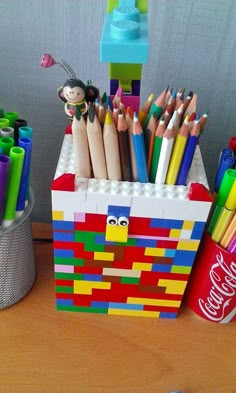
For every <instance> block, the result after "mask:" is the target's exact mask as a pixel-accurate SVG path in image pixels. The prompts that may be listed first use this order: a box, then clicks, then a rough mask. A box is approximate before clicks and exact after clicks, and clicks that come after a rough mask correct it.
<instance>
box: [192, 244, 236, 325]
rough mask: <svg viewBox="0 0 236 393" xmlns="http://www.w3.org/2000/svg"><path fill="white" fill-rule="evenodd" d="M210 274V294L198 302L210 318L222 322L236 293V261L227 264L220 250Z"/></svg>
mask: <svg viewBox="0 0 236 393" xmlns="http://www.w3.org/2000/svg"><path fill="white" fill-rule="evenodd" d="M209 276H210V280H211V284H212V285H211V288H210V291H209V296H208V297H207V298H206V300H204V299H201V298H200V299H198V304H199V307H200V309H201V310H202V312H203V314H204V315H205V316H206V317H207V318H208V319H210V320H212V321H215V322H220V321H221V320H222V319H223V318H224V316H225V310H226V308H227V307H228V306H229V305H230V302H231V301H232V299H233V297H234V296H235V293H236V290H235V289H236V263H235V262H233V261H231V262H230V263H229V264H227V263H226V262H225V261H224V257H223V255H222V253H221V252H220V251H219V254H217V256H216V263H214V264H213V265H212V267H211V270H210V272H209Z"/></svg>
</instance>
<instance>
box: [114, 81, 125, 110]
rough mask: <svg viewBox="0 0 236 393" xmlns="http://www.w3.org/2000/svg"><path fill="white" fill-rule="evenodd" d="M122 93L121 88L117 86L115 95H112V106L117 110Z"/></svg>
mask: <svg viewBox="0 0 236 393" xmlns="http://www.w3.org/2000/svg"><path fill="white" fill-rule="evenodd" d="M122 92H123V89H122V87H121V86H119V87H118V89H117V91H116V94H115V95H114V98H113V100H112V103H113V106H114V104H116V105H117V108H118V109H119V107H120V103H121V97H122Z"/></svg>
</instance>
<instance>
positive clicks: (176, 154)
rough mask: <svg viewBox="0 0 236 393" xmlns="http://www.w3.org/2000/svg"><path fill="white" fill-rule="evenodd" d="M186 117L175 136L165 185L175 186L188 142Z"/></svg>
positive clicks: (187, 121) (187, 120)
mask: <svg viewBox="0 0 236 393" xmlns="http://www.w3.org/2000/svg"><path fill="white" fill-rule="evenodd" d="M188 123H189V119H188V116H186V117H185V119H184V122H183V124H182V126H181V128H180V130H179V133H178V134H177V136H176V140H175V144H174V148H173V152H172V155H171V159H170V164H169V168H168V172H167V177H166V184H175V183H176V180H177V176H178V173H179V168H180V165H181V161H182V157H183V154H184V150H185V146H186V143H187V140H188V134H189V127H188Z"/></svg>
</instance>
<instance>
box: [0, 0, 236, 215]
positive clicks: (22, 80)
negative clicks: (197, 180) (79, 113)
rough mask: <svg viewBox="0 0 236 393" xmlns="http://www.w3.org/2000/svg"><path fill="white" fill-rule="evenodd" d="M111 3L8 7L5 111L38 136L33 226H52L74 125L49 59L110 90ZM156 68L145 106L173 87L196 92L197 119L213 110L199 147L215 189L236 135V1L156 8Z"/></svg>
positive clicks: (78, 0)
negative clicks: (104, 43)
mask: <svg viewBox="0 0 236 393" xmlns="http://www.w3.org/2000/svg"><path fill="white" fill-rule="evenodd" d="M105 13H106V0H99V1H98V0H42V1H38V0H21V1H18V0H1V2H0V15H1V24H0V59H1V61H0V106H3V108H4V109H5V111H14V110H15V111H17V112H18V113H19V114H20V117H21V118H25V119H27V120H28V124H29V125H30V126H31V127H32V128H33V133H34V134H33V157H32V170H31V185H32V187H33V189H34V192H35V197H36V203H35V207H34V210H33V214H32V218H33V220H37V221H41V222H50V220H51V195H50V186H51V182H52V180H53V177H54V173H55V169H56V165H57V160H58V157H59V153H60V148H61V144H62V140H63V132H64V128H65V126H66V125H67V124H68V121H67V119H66V117H65V115H64V110H63V103H62V102H61V101H60V100H59V99H58V98H57V96H56V90H57V88H58V86H60V85H61V84H63V83H64V81H65V80H66V79H67V75H66V73H65V72H64V71H63V69H62V68H61V67H59V66H54V67H53V68H49V69H44V68H42V67H40V60H41V57H42V55H43V54H44V53H51V54H52V55H53V57H54V58H55V59H57V60H60V59H63V60H64V61H66V62H67V63H69V64H70V65H71V67H72V68H73V69H74V71H75V73H76V76H77V77H78V78H80V79H81V80H83V81H84V82H86V81H87V79H92V80H93V83H94V84H95V85H97V86H98V87H99V88H100V90H101V92H104V91H107V92H109V81H108V67H107V64H105V63H100V62H99V43H100V37H101V32H102V27H103V22H104V17H105ZM148 17H149V43H150V50H149V62H148V64H147V65H144V67H143V78H142V88H141V91H142V94H141V102H144V100H145V99H146V98H147V96H148V95H149V94H150V93H151V92H154V93H155V95H156V96H157V95H158V94H159V93H160V92H161V91H162V90H163V89H164V88H165V87H166V85H167V84H169V85H170V86H172V87H173V88H174V89H178V88H179V87H185V88H186V91H187V92H188V91H189V90H193V91H194V92H196V93H197V94H198V112H199V114H200V115H201V114H202V113H203V112H205V111H206V110H209V118H208V122H207V126H206V129H205V132H204V134H203V137H202V139H201V141H200V145H201V151H202V155H203V160H204V163H205V168H206V173H207V177H208V180H209V184H210V186H211V187H212V184H213V180H214V175H215V170H216V165H217V161H218V157H219V153H220V150H221V149H222V148H223V147H224V146H225V145H226V144H227V142H228V140H229V138H230V137H231V136H232V135H235V134H236V116H235V113H236V69H235V64H236V46H235V42H236V41H235V37H236V35H235V28H236V2H235V1H234V0H194V1H193V0H149V12H148Z"/></svg>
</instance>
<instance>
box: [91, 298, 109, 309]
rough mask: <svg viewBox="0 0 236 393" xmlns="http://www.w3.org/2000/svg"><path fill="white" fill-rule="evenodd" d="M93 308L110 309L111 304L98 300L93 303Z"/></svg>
mask: <svg viewBox="0 0 236 393" xmlns="http://www.w3.org/2000/svg"><path fill="white" fill-rule="evenodd" d="M91 307H95V308H107V309H108V308H109V302H99V301H96V300H93V301H92V302H91Z"/></svg>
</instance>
